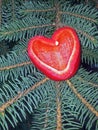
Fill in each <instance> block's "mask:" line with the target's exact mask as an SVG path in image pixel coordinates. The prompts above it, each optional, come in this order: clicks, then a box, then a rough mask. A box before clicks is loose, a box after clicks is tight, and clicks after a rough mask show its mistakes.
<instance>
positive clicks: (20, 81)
mask: <svg viewBox="0 0 98 130" xmlns="http://www.w3.org/2000/svg"><path fill="white" fill-rule="evenodd" d="M94 2H95V1H93V0H90V2H89V0H88V2H87V1H86V2H85V1H84V0H80V1H79V0H74V1H72V0H43V1H42V0H39V1H36V0H21V1H19V0H4V1H3V2H2V1H1V3H0V8H1V9H0V10H1V11H0V130H18V129H21V130H27V129H28V130H98V69H97V71H96V72H93V71H92V70H90V71H89V72H88V69H87V66H86V68H85V66H84V63H85V64H86V65H88V66H91V67H92V66H97V65H98V9H97V8H95V6H94V4H95V3H96V2H95V3H94ZM91 3H93V4H91ZM66 25H68V26H71V27H73V28H75V30H76V31H77V34H78V36H79V39H80V42H81V64H80V68H79V70H78V72H77V73H76V74H75V76H73V77H72V78H71V79H69V80H66V81H60V82H57V81H53V80H50V79H48V78H47V77H45V75H43V74H42V73H41V72H40V71H39V70H38V69H37V68H36V67H35V66H34V65H33V64H32V63H31V61H30V59H29V57H28V55H27V44H28V40H29V38H30V37H33V36H36V35H44V36H47V37H51V35H52V34H53V32H54V30H55V29H57V28H59V27H62V26H66Z"/></svg>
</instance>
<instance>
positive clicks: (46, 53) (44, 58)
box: [34, 39, 76, 73]
mask: <svg viewBox="0 0 98 130" xmlns="http://www.w3.org/2000/svg"><path fill="white" fill-rule="evenodd" d="M68 40H69V44H66V42H68ZM70 44H71V45H70ZM75 45H76V44H74V45H73V46H72V41H71V39H66V40H65V41H63V44H62V43H61V41H59V40H58V41H55V46H51V45H49V46H47V45H45V44H44V46H43V43H40V44H38V45H37V46H36V47H34V48H35V49H34V51H35V52H34V56H35V57H36V59H37V60H38V61H39V63H41V64H43V65H44V66H47V68H48V69H51V70H53V71H58V72H57V73H62V71H63V72H64V71H67V69H68V68H69V65H70V61H71V57H72V55H73V54H74V51H75Z"/></svg>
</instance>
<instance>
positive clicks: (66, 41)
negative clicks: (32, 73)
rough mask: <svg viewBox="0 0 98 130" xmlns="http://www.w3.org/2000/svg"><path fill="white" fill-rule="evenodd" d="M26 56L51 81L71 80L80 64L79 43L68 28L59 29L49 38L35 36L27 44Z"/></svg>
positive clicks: (74, 32) (71, 29) (73, 32)
mask: <svg viewBox="0 0 98 130" xmlns="http://www.w3.org/2000/svg"><path fill="white" fill-rule="evenodd" d="M28 56H29V57H30V59H31V61H32V62H33V63H34V65H35V66H36V67H37V68H38V69H39V70H40V71H41V72H43V73H44V74H45V75H46V76H48V77H49V78H51V79H53V80H57V81H60V80H66V79H69V78H71V77H72V76H73V75H74V74H75V73H76V71H77V70H78V67H79V64H80V41H79V38H78V36H77V34H76V31H75V30H74V29H73V28H71V27H68V26H65V27H62V28H59V29H58V30H56V31H55V32H54V34H53V35H52V37H51V38H46V37H44V36H35V37H33V38H31V39H30V40H29V42H28Z"/></svg>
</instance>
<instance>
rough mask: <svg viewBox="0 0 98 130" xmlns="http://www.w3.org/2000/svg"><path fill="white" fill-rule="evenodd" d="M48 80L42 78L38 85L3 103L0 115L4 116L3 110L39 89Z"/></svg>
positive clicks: (0, 107)
mask: <svg viewBox="0 0 98 130" xmlns="http://www.w3.org/2000/svg"><path fill="white" fill-rule="evenodd" d="M48 80H49V79H48V78H44V79H42V80H41V81H39V82H38V83H35V84H34V85H33V86H31V87H30V88H28V89H26V90H24V91H23V92H18V94H17V95H16V96H15V97H13V98H12V99H10V100H9V101H7V102H5V103H4V104H3V105H1V106H0V113H3V114H4V111H5V109H6V108H7V107H9V106H11V105H12V104H13V103H15V102H16V101H17V100H19V99H20V98H22V97H24V96H26V95H27V94H28V93H30V92H31V91H33V90H34V89H36V88H37V87H39V86H40V85H41V84H44V83H45V82H46V81H48Z"/></svg>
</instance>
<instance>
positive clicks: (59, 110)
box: [56, 82, 62, 130]
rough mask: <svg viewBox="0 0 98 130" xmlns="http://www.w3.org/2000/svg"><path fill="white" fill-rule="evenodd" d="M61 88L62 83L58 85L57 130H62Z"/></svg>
mask: <svg viewBox="0 0 98 130" xmlns="http://www.w3.org/2000/svg"><path fill="white" fill-rule="evenodd" d="M59 87H60V82H57V84H56V91H57V95H56V104H57V128H56V130H62V115H61V99H60V97H61V95H60V91H59Z"/></svg>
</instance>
